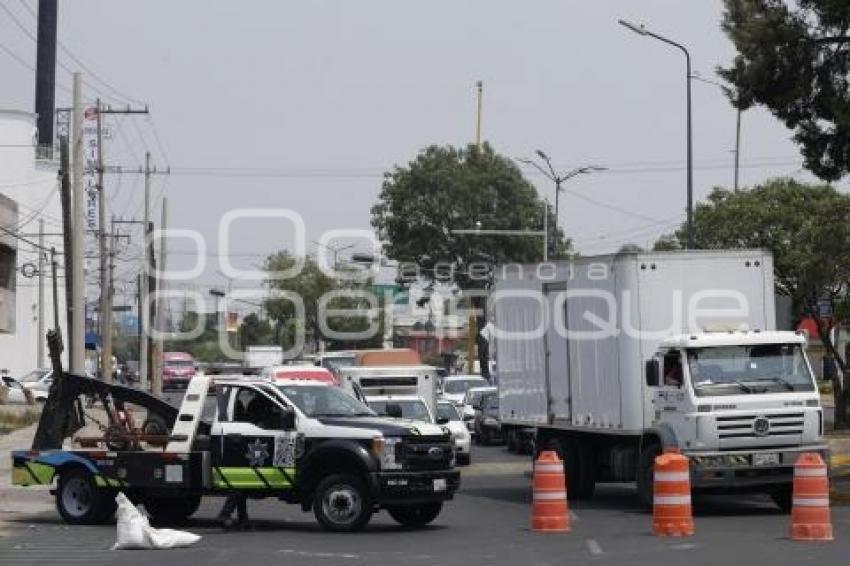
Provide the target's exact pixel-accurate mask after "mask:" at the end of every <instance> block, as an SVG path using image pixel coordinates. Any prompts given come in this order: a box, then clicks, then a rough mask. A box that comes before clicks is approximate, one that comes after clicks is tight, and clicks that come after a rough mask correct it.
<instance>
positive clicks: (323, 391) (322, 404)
mask: <svg viewBox="0 0 850 566" xmlns="http://www.w3.org/2000/svg"><path fill="white" fill-rule="evenodd" d="M277 388H278V389H279V390H280V392H281V393H283V395H284V396H285V397H286V398H287V399H289V400H290V401H291V402H292V403H294V404H295V406H297V407H298V408H299V409H300V410H301V412H302V413H304V414H305V415H306V416H308V417H374V416H375V411H373V410H372V409H370V408H369V407H367V406H366V405H364V404H363V403H361V402H360V401H358V400H357V399H355V398H354V397H352V396H351V395H349V394H348V393H345V392H344V391H342V390H341V389H338V388H336V387H331V386H328V385H278V386H277Z"/></svg>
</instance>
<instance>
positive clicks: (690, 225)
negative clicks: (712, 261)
mask: <svg viewBox="0 0 850 566" xmlns="http://www.w3.org/2000/svg"><path fill="white" fill-rule="evenodd" d="M617 23H619V24H620V25H621V26H623V27H625V28H627V29H629V30H631V31H633V32H635V33H636V34H638V35H648V36H649V37H653V38H655V39H657V40H658V41H662V42H664V43H666V44H668V45H672V46H673V47H675V48H676V49H680V50H681V51H682V53H684V54H685V63H686V64H687V72H686V74H685V81H686V84H687V102H688V103H687V112H688V208H687V212H688V219H687V249H693V247H694V160H693V135H692V131H691V78H692V77H691V54H690V53H689V52H688V50H687V48H686V47H685V46H684V45H682V44H681V43H676V42H675V41H673V40H671V39H668V38H666V37H664V36H661V35H658V34H656V33H652V32H651V31H649V30H647V29H646V28H644V27H643V25H640V26H638V25H635V24H633V23H631V22H627V21H625V20H617Z"/></svg>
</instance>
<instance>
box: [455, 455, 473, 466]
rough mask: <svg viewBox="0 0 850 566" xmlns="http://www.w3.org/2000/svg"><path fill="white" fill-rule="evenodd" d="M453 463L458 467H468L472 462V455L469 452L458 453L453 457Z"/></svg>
mask: <svg viewBox="0 0 850 566" xmlns="http://www.w3.org/2000/svg"><path fill="white" fill-rule="evenodd" d="M455 461H456V462H457V465H458V466H468V465H469V464H470V462H471V461H472V455H471V454H470V453H469V452H464V453H458V454H457V456H455Z"/></svg>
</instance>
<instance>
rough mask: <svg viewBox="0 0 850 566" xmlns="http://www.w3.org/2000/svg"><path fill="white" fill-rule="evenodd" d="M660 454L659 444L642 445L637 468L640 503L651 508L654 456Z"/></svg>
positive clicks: (653, 486)
mask: <svg viewBox="0 0 850 566" xmlns="http://www.w3.org/2000/svg"><path fill="white" fill-rule="evenodd" d="M660 454H661V445H660V444H656V443H652V444H648V445H646V446H645V447H644V449H643V451H642V452H641V454H640V461H639V462H638V469H637V491H638V499H640V504H641V506H642V507H644V508H645V509H652V494H653V490H654V488H655V457H656V456H658V455H660Z"/></svg>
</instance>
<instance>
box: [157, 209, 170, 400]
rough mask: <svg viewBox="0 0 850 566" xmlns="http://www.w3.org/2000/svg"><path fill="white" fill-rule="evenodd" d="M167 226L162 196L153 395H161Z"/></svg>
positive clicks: (166, 211)
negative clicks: (159, 275)
mask: <svg viewBox="0 0 850 566" xmlns="http://www.w3.org/2000/svg"><path fill="white" fill-rule="evenodd" d="M167 226H168V198H166V197H162V219H161V220H160V226H159V229H160V231H161V232H160V233H161V234H162V235H161V236H160V240H159V270H158V271H159V273H160V274H162V277H157V282H158V288H157V293H158V295H159V296H157V297H156V301H155V302H154V304H155V309H156V316H155V318H154V325H155V327H156V329H157V332H158V336H157V339H156V346H155V347H154V361H153V363H154V368H155V370H156V371H155V372H154V381H153V384H154V386H153V394H154V395H162V367H161V366H162V350H163V344H162V342H163V341H162V335H163V333H164V332H165V303H164V299H163V298H162V293H163V291H165V256H166V252H167V248H166V237H165V230H166V227H167Z"/></svg>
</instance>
